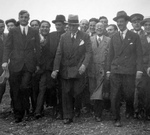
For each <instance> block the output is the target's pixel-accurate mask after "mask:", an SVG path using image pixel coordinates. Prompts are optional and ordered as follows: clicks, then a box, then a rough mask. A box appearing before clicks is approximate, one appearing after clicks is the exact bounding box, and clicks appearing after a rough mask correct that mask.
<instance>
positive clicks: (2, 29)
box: [0, 19, 7, 103]
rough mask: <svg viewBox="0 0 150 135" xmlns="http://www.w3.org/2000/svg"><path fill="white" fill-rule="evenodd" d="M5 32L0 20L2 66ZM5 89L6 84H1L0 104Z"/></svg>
mask: <svg viewBox="0 0 150 135" xmlns="http://www.w3.org/2000/svg"><path fill="white" fill-rule="evenodd" d="M4 30H5V24H4V21H3V20H1V19H0V64H1V65H2V60H3V50H4V44H5V42H6V37H7V35H6V34H5V33H4ZM2 73H3V69H2V67H0V75H1V74H2ZM5 89H6V82H3V83H2V84H0V103H1V101H2V97H3V94H4V92H5Z"/></svg>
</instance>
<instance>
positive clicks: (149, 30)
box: [144, 22, 150, 34]
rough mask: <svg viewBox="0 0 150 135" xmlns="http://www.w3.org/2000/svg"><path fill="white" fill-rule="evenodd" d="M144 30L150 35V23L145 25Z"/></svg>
mask: <svg viewBox="0 0 150 135" xmlns="http://www.w3.org/2000/svg"><path fill="white" fill-rule="evenodd" d="M144 30H145V32H146V33H148V34H150V22H146V23H145V24H144Z"/></svg>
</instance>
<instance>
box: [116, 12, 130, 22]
mask: <svg viewBox="0 0 150 135" xmlns="http://www.w3.org/2000/svg"><path fill="white" fill-rule="evenodd" d="M119 18H125V19H126V20H127V21H130V17H129V16H128V15H127V13H126V12H125V11H119V12H118V13H117V16H116V17H115V18H113V20H114V21H117V20H118V19H119Z"/></svg>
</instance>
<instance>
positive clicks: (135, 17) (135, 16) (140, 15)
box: [130, 13, 144, 22]
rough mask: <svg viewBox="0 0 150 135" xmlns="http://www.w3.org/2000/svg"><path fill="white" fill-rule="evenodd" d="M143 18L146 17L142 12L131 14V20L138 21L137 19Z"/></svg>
mask: <svg viewBox="0 0 150 135" xmlns="http://www.w3.org/2000/svg"><path fill="white" fill-rule="evenodd" d="M143 18H144V16H143V15H142V14H139V13H136V14H133V15H131V16H130V21H131V22H133V21H136V20H140V21H142V20H143Z"/></svg>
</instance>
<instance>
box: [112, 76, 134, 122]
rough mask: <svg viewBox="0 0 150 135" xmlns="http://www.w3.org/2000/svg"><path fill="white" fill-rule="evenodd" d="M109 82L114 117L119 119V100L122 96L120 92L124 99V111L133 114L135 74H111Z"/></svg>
mask: <svg viewBox="0 0 150 135" xmlns="http://www.w3.org/2000/svg"><path fill="white" fill-rule="evenodd" d="M110 83H111V108H112V112H113V115H114V119H115V120H120V101H121V97H122V92H123V96H124V98H125V101H126V113H129V114H133V112H134V108H133V100H134V90H135V75H127V74H111V76H110ZM121 87H122V89H121Z"/></svg>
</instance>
